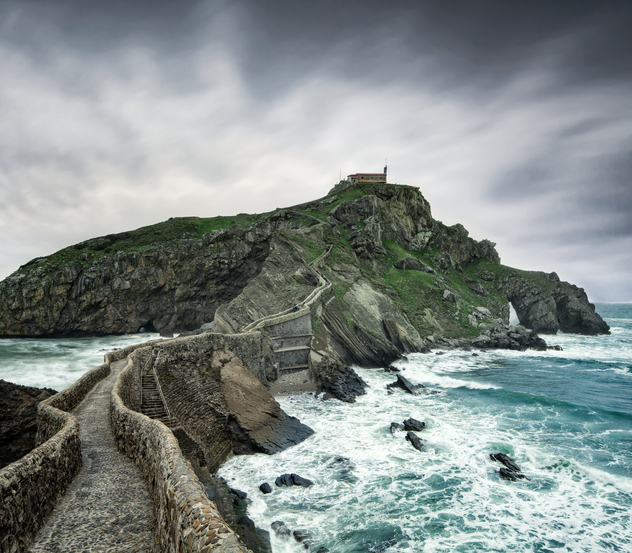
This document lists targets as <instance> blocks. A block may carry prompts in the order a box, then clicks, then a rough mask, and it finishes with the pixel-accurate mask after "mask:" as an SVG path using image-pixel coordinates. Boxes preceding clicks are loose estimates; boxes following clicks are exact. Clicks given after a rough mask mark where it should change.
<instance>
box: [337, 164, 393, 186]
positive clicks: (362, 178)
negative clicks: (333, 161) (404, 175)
mask: <svg viewBox="0 0 632 553" xmlns="http://www.w3.org/2000/svg"><path fill="white" fill-rule="evenodd" d="M386 169H387V166H386V165H385V166H384V172H383V173H354V174H353V175H349V176H348V177H347V180H349V181H351V184H358V183H360V182H381V183H385V182H386Z"/></svg>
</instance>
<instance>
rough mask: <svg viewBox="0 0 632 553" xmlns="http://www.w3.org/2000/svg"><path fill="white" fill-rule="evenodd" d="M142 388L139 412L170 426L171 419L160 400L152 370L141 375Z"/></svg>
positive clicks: (171, 423) (171, 424)
mask: <svg viewBox="0 0 632 553" xmlns="http://www.w3.org/2000/svg"><path fill="white" fill-rule="evenodd" d="M142 389H143V392H142V401H141V405H140V412H141V413H143V415H147V416H148V417H149V418H150V419H156V420H159V421H160V422H162V423H164V424H166V425H167V426H168V427H170V428H171V427H172V426H173V421H172V419H171V416H170V415H169V412H168V411H167V408H166V406H165V404H164V402H163V400H162V397H161V395H160V390H159V389H158V383H157V382H156V377H155V376H154V372H153V371H151V370H150V371H148V372H147V373H146V374H144V375H143V376H142Z"/></svg>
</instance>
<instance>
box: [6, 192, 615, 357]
mask: <svg viewBox="0 0 632 553" xmlns="http://www.w3.org/2000/svg"><path fill="white" fill-rule="evenodd" d="M323 277H324V278H326V279H327V282H328V283H330V284H331V286H330V287H328V288H327V291H326V293H325V294H324V295H323V296H322V298H320V299H319V301H318V302H316V303H314V304H313V305H312V306H311V310H312V323H313V328H314V333H315V338H316V339H315V342H314V347H315V348H316V349H320V350H322V351H326V352H329V353H331V354H332V355H334V357H337V358H338V359H340V360H342V361H344V362H347V363H357V364H360V365H364V366H383V365H384V364H385V363H388V362H389V361H391V360H393V359H395V358H396V357H397V356H399V355H400V354H402V353H405V352H410V351H419V350H422V349H423V348H424V347H425V346H426V343H427V337H428V336H430V335H437V334H441V335H444V336H446V337H452V338H469V339H474V338H476V337H477V336H479V335H480V334H481V333H485V332H488V333H489V332H495V331H496V330H497V328H498V327H499V326H502V325H503V324H504V323H507V322H508V320H509V307H508V306H509V302H511V303H512V304H513V306H514V308H515V310H516V312H517V313H518V316H519V318H520V321H521V323H523V324H524V325H525V326H528V327H530V328H532V329H534V330H535V331H536V332H555V331H556V330H558V329H561V330H564V331H566V332H581V333H585V334H596V333H604V332H608V327H607V325H606V324H605V323H604V322H603V320H601V318H600V317H599V315H597V314H595V312H594V306H592V305H591V304H590V303H589V302H588V300H587V297H586V294H585V292H584V291H583V290H581V289H579V288H577V287H575V286H573V285H571V284H568V283H564V282H560V281H559V279H557V278H556V277H555V276H551V275H545V274H544V273H532V272H525V271H519V270H517V269H512V268H509V267H505V266H503V265H501V264H500V259H499V256H498V254H497V252H496V250H495V248H494V244H493V243H492V242H489V241H487V240H483V241H480V242H478V241H476V240H473V239H472V238H470V237H469V236H468V233H467V230H466V229H465V228H464V227H463V226H462V225H455V226H452V227H447V226H446V225H444V224H442V223H441V222H439V221H436V220H434V219H433V218H432V214H431V211H430V206H429V205H428V202H427V201H426V200H425V199H424V197H423V196H422V195H421V193H420V192H419V191H418V190H416V189H414V188H412V187H408V186H396V185H381V184H373V185H356V186H351V185H350V184H349V183H346V182H344V181H343V182H341V183H340V184H339V185H337V186H336V187H334V189H333V190H332V191H331V192H330V193H329V194H328V195H327V196H326V197H325V198H321V199H319V200H315V201H313V202H309V203H306V204H302V205H299V206H294V207H292V208H288V209H282V210H277V211H275V212H273V213H270V214H264V215H259V216H248V215H239V216H236V217H234V218H216V219H208V220H207V219H194V218H187V219H174V220H170V221H167V222H165V223H161V224H159V225H155V226H154V227H146V228H144V229H139V230H137V231H132V232H130V233H123V234H122V235H114V236H109V237H104V238H100V239H94V240H89V241H86V242H83V243H81V244H78V245H76V246H73V247H71V248H67V249H66V250H62V251H61V252H58V253H57V254H54V255H52V256H49V257H48V258H41V259H37V260H34V261H32V262H31V263H29V264H27V266H25V267H22V268H21V269H20V270H19V271H17V272H16V273H14V274H13V275H11V276H10V277H9V278H7V279H6V280H5V281H3V282H2V283H0V335H3V336H51V335H57V336H60V335H87V334H116V333H125V332H136V331H138V330H139V329H140V328H141V327H145V328H146V329H155V330H157V331H167V332H169V331H175V332H179V331H185V330H191V329H195V328H197V327H200V326H201V325H202V324H206V326H205V328H209V329H213V330H215V331H222V332H229V333H230V332H239V331H241V330H242V329H243V328H244V327H245V326H246V325H248V324H249V323H252V322H253V321H256V320H258V319H260V318H261V317H265V316H267V315H271V314H273V313H278V312H280V311H283V310H287V309H289V308H291V307H292V306H293V305H296V304H298V303H300V302H301V301H302V300H304V299H305V298H306V297H307V296H308V295H309V294H310V293H311V292H312V291H313V290H314V289H315V287H316V286H318V284H319V282H321V279H323Z"/></svg>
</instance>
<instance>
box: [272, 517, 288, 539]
mask: <svg viewBox="0 0 632 553" xmlns="http://www.w3.org/2000/svg"><path fill="white" fill-rule="evenodd" d="M270 528H272V530H274V533H275V534H276V535H277V536H279V537H285V536H289V535H290V534H291V532H290V529H289V528H288V527H287V526H286V525H285V522H283V521H282V520H275V521H274V522H273V523H272V524H271V525H270Z"/></svg>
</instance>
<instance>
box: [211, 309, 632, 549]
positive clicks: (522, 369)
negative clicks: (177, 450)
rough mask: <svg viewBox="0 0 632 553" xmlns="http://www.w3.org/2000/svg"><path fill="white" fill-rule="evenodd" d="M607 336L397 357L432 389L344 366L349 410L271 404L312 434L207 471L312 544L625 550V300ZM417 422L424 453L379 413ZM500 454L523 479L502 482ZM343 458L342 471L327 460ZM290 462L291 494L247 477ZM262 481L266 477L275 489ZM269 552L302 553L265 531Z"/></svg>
mask: <svg viewBox="0 0 632 553" xmlns="http://www.w3.org/2000/svg"><path fill="white" fill-rule="evenodd" d="M627 313H628V315H627V316H626V317H623V318H620V319H617V320H612V321H608V322H609V323H610V324H611V325H612V326H613V334H612V336H601V337H583V336H574V335H557V336H553V337H550V339H549V341H550V342H551V343H556V344H559V345H560V346H561V347H562V349H563V351H552V350H550V351H547V352H523V353H521V352H511V351H494V352H485V353H484V352H480V353H479V354H478V355H477V356H474V355H472V352H464V351H451V352H446V353H445V354H444V355H436V354H435V353H431V354H426V355H422V354H413V355H410V356H409V359H408V360H407V361H402V362H400V363H398V366H399V367H400V368H402V369H403V370H404V374H405V375H406V377H407V378H408V379H409V380H411V381H412V382H413V383H422V384H425V385H426V386H428V387H429V388H433V389H435V390H437V391H440V392H441V393H439V394H434V395H428V396H412V395H410V394H406V393H404V392H403V391H401V390H396V391H395V392H394V393H392V394H388V393H387V389H386V385H387V384H388V383H390V382H392V381H393V380H394V376H393V374H392V373H385V372H383V371H381V370H366V369H364V370H363V369H358V372H359V373H360V376H361V377H362V378H363V379H365V380H366V381H367V382H368V383H369V385H370V388H369V390H368V392H367V394H366V395H365V396H362V397H360V398H358V401H357V403H356V404H351V405H349V404H343V403H341V402H337V401H331V400H330V401H323V400H322V399H321V398H318V397H316V396H314V395H312V394H302V395H296V396H287V397H283V398H280V403H281V404H282V407H283V408H284V409H285V410H286V411H287V412H288V413H289V414H292V415H294V416H298V417H299V418H300V419H301V420H302V421H303V422H305V423H306V424H308V425H310V426H311V427H312V428H314V430H315V431H316V434H315V435H314V436H312V437H311V438H310V439H309V440H307V441H306V442H304V443H303V444H300V445H299V446H296V447H294V448H291V449H289V450H286V451H284V452H283V453H281V454H278V455H275V456H273V457H269V456H265V455H256V456H251V457H235V458H233V459H232V460H230V461H229V462H228V463H226V464H225V465H224V466H223V467H222V468H221V470H220V473H221V474H222V475H223V476H224V477H225V478H227V479H228V480H229V481H230V482H231V485H234V486H236V487H238V488H240V489H244V490H245V491H247V492H248V493H249V496H250V497H251V498H252V499H253V504H252V506H251V516H252V518H253V519H254V520H255V522H256V523H257V524H258V525H259V526H261V527H263V528H266V529H267V528H269V527H270V524H271V522H273V521H275V520H283V521H285V523H286V524H287V525H288V527H290V528H291V529H300V530H306V531H307V532H309V533H310V534H311V536H312V537H311V539H312V542H313V543H314V545H317V546H320V545H325V546H327V547H328V548H329V549H330V550H331V551H336V552H340V553H343V552H344V553H347V552H355V551H358V552H359V551H387V552H388V551H411V552H412V551H446V552H448V551H449V552H452V551H464V552H466V551H467V552H470V551H573V552H574V551H585V552H591V553H592V552H595V551H617V550H618V551H627V550H630V549H632V534H631V531H630V530H629V527H630V523H631V522H632V521H631V520H630V518H631V516H630V512H632V372H630V371H629V370H627V368H629V366H630V362H631V355H632V354H630V352H629V349H628V347H627V344H628V343H629V342H628V340H629V339H630V337H632V309H631V310H630V311H628V312H627ZM411 416H412V417H414V418H416V419H419V420H424V421H425V422H426V423H427V426H426V429H425V430H424V431H422V432H419V433H418V435H419V437H420V438H422V439H423V440H424V442H425V447H424V450H423V451H422V452H419V451H417V450H415V449H414V448H413V447H412V446H411V444H410V443H409V442H407V441H406V440H405V435H406V433H405V432H397V433H395V434H391V432H390V423H391V422H400V423H401V422H402V421H403V420H404V419H406V418H408V417H411ZM501 452H502V453H506V454H508V455H510V456H511V457H512V458H513V459H515V461H516V462H517V463H518V464H519V466H520V468H521V470H522V471H523V473H524V474H525V475H526V476H527V477H528V478H529V480H521V481H518V482H508V481H506V480H503V479H502V478H500V476H499V474H498V469H499V468H500V465H499V464H497V463H495V462H494V461H492V460H491V459H490V458H489V454H490V453H501ZM337 456H343V457H347V458H349V460H350V462H351V463H352V464H353V466H354V468H353V470H351V471H350V472H347V473H345V474H340V473H339V472H338V471H336V469H335V463H333V464H332V459H335V458H336V457H337ZM284 472H295V473H298V474H300V475H302V476H305V477H307V478H310V479H312V480H314V481H315V482H316V485H315V486H313V487H311V488H309V489H307V490H304V489H296V490H294V489H293V490H287V489H280V488H275V489H274V490H273V493H272V494H269V495H265V496H264V495H263V494H261V493H260V492H259V490H258V486H259V484H261V483H262V482H264V481H268V482H270V483H273V482H274V479H275V478H276V476H278V475H279V474H282V473H284ZM273 488H274V486H273ZM273 550H274V552H275V553H279V552H286V551H288V552H289V551H300V550H301V546H300V545H299V544H297V543H295V542H293V540H289V541H288V540H286V539H282V538H277V537H273Z"/></svg>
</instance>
